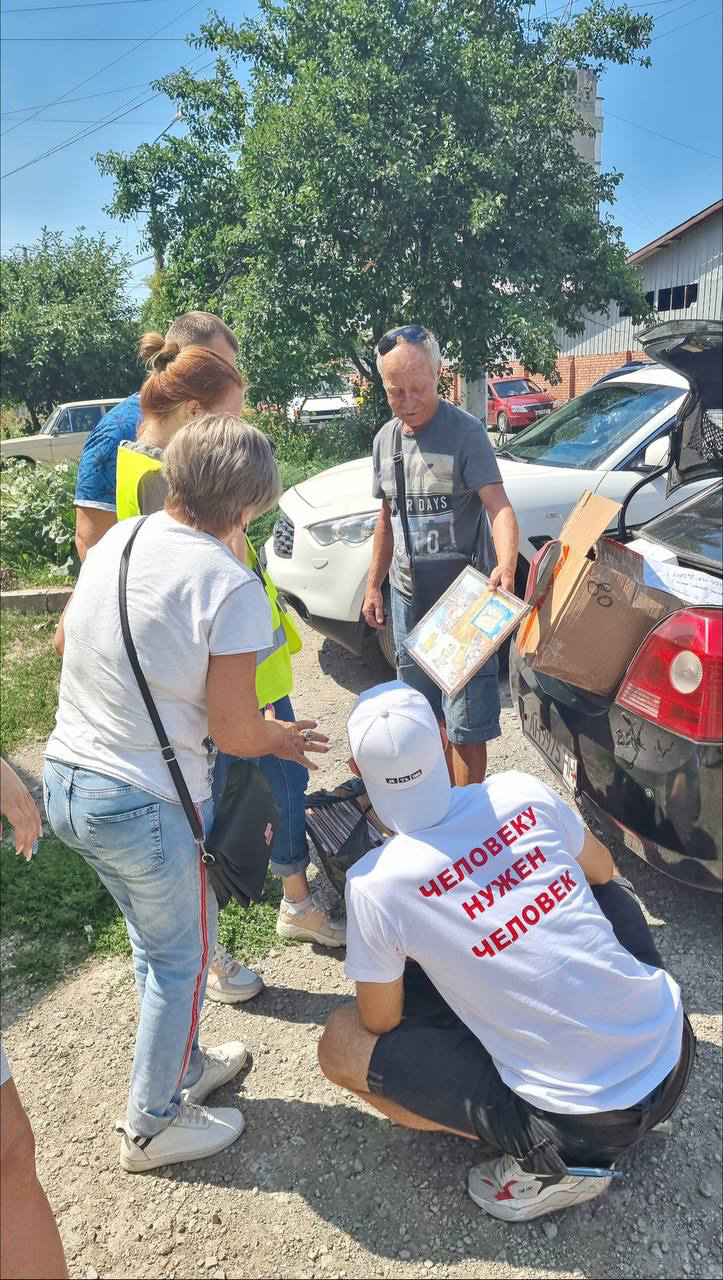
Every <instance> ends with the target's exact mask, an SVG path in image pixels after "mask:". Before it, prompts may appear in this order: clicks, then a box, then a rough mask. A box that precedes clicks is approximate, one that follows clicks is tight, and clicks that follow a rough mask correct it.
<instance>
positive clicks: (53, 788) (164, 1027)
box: [43, 760, 218, 1138]
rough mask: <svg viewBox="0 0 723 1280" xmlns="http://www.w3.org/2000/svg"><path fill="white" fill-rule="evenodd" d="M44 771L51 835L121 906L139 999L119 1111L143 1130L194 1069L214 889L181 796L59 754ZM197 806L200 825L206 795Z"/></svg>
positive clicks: (147, 1134) (170, 1109) (207, 809)
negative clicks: (161, 794) (64, 760)
mask: <svg viewBox="0 0 723 1280" xmlns="http://www.w3.org/2000/svg"><path fill="white" fill-rule="evenodd" d="M43 781H44V793H45V808H46V812H47V815H48V819H49V821H50V825H51V826H52V828H53V831H54V832H55V834H56V836H57V837H58V839H59V840H62V841H63V844H66V845H68V846H69V847H70V848H71V849H76V850H77V851H78V853H80V854H82V856H83V857H84V858H85V861H86V862H87V863H88V865H89V866H90V867H92V868H93V870H94V871H96V872H97V874H98V875H99V877H100V879H101V880H102V881H103V884H104V885H105V887H106V889H107V890H108V892H109V893H111V894H112V895H113V897H114V898H115V900H116V902H117V903H118V906H119V907H120V909H121V911H122V912H123V915H124V916H125V920H126V926H127V929H128V937H129V938H130V942H131V950H132V952H133V968H134V970H135V976H136V985H137V988H138V996H139V999H140V1005H141V1015H140V1020H139V1023H138V1032H137V1034H136V1047H135V1055H134V1058H133V1071H132V1074H131V1085H130V1095H129V1099H128V1121H129V1123H130V1125H131V1127H132V1129H133V1130H134V1132H135V1133H137V1134H140V1135H141V1136H142V1137H144V1138H152V1137H154V1136H155V1135H156V1134H157V1133H160V1132H161V1131H162V1130H163V1129H165V1128H167V1126H168V1125H169V1124H170V1123H171V1121H172V1120H173V1118H174V1116H175V1115H176V1114H177V1111H178V1107H179V1102H180V1093H181V1089H182V1088H187V1087H188V1086H189V1085H192V1084H195V1083H196V1081H197V1080H198V1079H199V1077H200V1075H201V1072H202V1065H203V1064H202V1060H201V1054H200V1051H199V1048H198V1020H199V1015H200V1012H201V1005H202V1004H203V998H204V995H205V992H206V974H207V972H208V962H209V957H210V956H212V955H213V949H214V946H215V941H216V923H217V918H218V906H217V903H216V897H215V895H214V892H213V889H212V887H211V884H210V882H209V881H208V880H207V877H206V869H205V867H204V866H203V864H202V862H201V860H200V857H199V854H198V849H197V846H196V844H195V841H194V839H193V836H192V835H191V830H190V827H189V825H188V820H187V818H186V815H185V814H184V812H183V809H182V808H181V806H180V804H171V802H170V801H169V800H159V799H158V797H157V796H153V795H150V794H149V792H147V791H142V790H141V789H140V788H139V787H135V786H132V785H131V784H130V783H125V782H119V781H118V779H117V778H109V777H106V776H105V775H104V774H102V773H95V772H91V771H90V770H87V769H81V768H75V767H74V766H73V765H68V764H61V763H60V761H58V760H46V762H45V773H44V779H43ZM200 808H201V817H202V819H203V822H204V825H205V826H207V827H208V825H209V824H210V822H211V818H212V814H213V809H212V802H211V801H210V800H207V801H206V802H205V803H204V804H203V805H201V807H200Z"/></svg>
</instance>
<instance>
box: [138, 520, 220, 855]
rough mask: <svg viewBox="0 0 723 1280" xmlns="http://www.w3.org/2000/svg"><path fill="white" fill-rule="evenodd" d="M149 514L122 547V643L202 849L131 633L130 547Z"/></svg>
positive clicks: (199, 829)
mask: <svg viewBox="0 0 723 1280" xmlns="http://www.w3.org/2000/svg"><path fill="white" fill-rule="evenodd" d="M147 518H148V517H147V516H141V518H140V520H139V521H138V524H137V525H136V527H135V529H134V530H133V532H132V534H131V536H130V538H129V539H128V541H127V543H126V545H125V547H124V548H123V554H122V556H121V561H120V573H119V575H118V608H119V611H120V624H121V631H122V633H123V643H124V645H125V647H126V653H127V654H128V661H129V662H130V664H131V668H132V670H133V674H134V676H135V678H136V681H137V683H138V688H139V689H140V692H141V697H142V699H143V701H144V702H145V704H146V711H147V712H148V715H149V716H150V718H151V724H152V725H153V728H154V729H155V731H156V737H157V738H158V741H159V743H160V747H161V755H162V756H163V759H164V760H165V762H166V764H167V765H168V770H169V773H170V775H171V777H172V779H173V785H174V787H175V788H176V791H177V792H178V799H179V800H180V802H181V804H182V806H183V812H184V813H185V815H186V817H187V818H188V824H189V826H190V828H191V831H192V832H193V838H194V840H195V841H196V844H198V845H200V847H201V850H202V851H203V827H202V825H201V820H200V818H199V816H198V813H197V812H196V806H195V805H194V803H193V800H192V799H191V793H190V791H189V790H188V787H187V786H186V780H185V778H184V776H183V774H182V773H181V767H180V765H179V763H178V761H177V759H176V753H175V751H174V750H173V747H172V746H171V744H170V742H169V740H168V735H167V733H166V731H165V729H164V727H163V721H162V720H161V717H160V716H159V714H158V708H157V706H156V704H155V702H154V701H153V697H152V695H151V691H150V689H149V688H148V685H147V683H146V677H145V676H144V674H143V671H142V670H141V664H140V662H139V661H138V654H137V652H136V646H135V644H134V643H133V636H132V635H131V629H130V624H129V622H128V600H127V585H128V565H129V563H130V558H131V551H132V550H133V543H134V542H135V540H136V538H137V536H138V533H139V531H140V528H141V525H143V524H145V522H146V520H147Z"/></svg>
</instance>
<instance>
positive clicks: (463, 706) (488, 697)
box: [391, 588, 500, 747]
mask: <svg viewBox="0 0 723 1280" xmlns="http://www.w3.org/2000/svg"><path fill="white" fill-rule="evenodd" d="M391 597H392V598H391V613H392V626H393V628H394V647H395V649H396V656H397V676H398V677H399V679H400V680H403V681H404V683H405V684H408V685H411V687H412V688H413V689H416V690H417V691H418V692H419V693H422V694H424V697H425V698H426V699H427V702H429V704H430V706H431V708H432V710H433V712H434V714H435V716H436V717H437V719H438V720H439V721H444V723H445V725H446V728H447V736H448V738H449V740H450V742H453V743H454V744H455V746H460V747H463V746H466V745H467V744H468V743H473V742H489V741H490V740H491V739H492V738H499V736H500V687H499V663H498V660H497V654H496V653H495V654H493V655H492V657H491V658H490V660H489V662H486V663H485V664H484V666H483V667H480V669H479V671H478V672H477V673H476V674H475V675H473V676H472V679H471V680H468V681H467V684H466V685H465V686H464V688H463V689H460V691H459V693H458V694H457V695H456V697H454V698H449V697H447V694H446V693H442V690H441V689H440V688H439V686H438V685H436V684H435V683H434V681H433V680H431V679H430V677H429V676H428V675H427V673H426V671H423V670H422V668H421V667H420V666H418V665H417V663H416V662H415V661H414V659H413V658H411V657H410V656H409V654H408V653H407V650H406V649H405V648H404V644H403V641H404V640H405V638H406V637H407V636H408V635H409V632H410V631H411V630H412V629H413V627H414V620H413V618H412V610H411V605H409V604H408V603H407V601H406V600H405V599H404V597H403V596H400V594H399V592H398V591H395V590H394V588H392V593H391Z"/></svg>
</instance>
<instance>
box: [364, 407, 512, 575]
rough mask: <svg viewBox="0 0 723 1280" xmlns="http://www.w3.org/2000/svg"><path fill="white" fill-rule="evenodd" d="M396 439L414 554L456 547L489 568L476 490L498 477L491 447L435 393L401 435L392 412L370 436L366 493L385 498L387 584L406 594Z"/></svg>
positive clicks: (474, 423) (489, 548) (477, 427)
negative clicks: (370, 488)
mask: <svg viewBox="0 0 723 1280" xmlns="http://www.w3.org/2000/svg"><path fill="white" fill-rule="evenodd" d="M400 444H401V452H402V457H403V459H404V484H405V488H406V495H407V519H408V523H409V536H410V540H411V544H412V554H413V556H414V558H415V560H416V559H418V558H421V557H422V556H433V555H436V554H437V553H438V552H445V551H457V552H460V553H461V554H463V555H465V554H466V555H468V556H469V558H470V560H471V559H472V558H473V556H475V555H476V556H477V563H478V564H479V567H480V569H481V570H482V572H483V573H486V574H489V573H491V571H492V570H493V569H494V567H495V564H496V560H495V549H494V544H493V542H492V538H491V536H490V531H489V521H488V519H487V513H486V511H485V508H484V506H483V504H482V502H481V501H480V496H479V491H480V489H482V488H483V487H484V486H485V485H488V484H502V477H501V476H500V470H499V467H498V466H497V459H496V458H495V453H494V449H493V448H492V445H491V444H490V442H489V438H488V436H487V432H486V431H485V430H484V429H483V427H482V425H481V424H480V421H479V418H473V417H472V415H471V414H470V413H465V412H464V410H463V409H458V408H457V406H456V405H453V404H450V403H449V402H448V401H447V400H440V399H439V398H438V400H437V409H436V412H435V414H434V416H433V417H432V418H431V419H430V421H429V422H428V423H427V424H426V426H425V427H424V428H423V430H421V431H418V432H417V433H416V434H414V435H408V434H407V433H406V432H405V431H404V430H403V428H402V424H401V422H400V419H399V418H392V419H391V420H390V421H389V422H387V423H385V424H384V426H383V427H382V429H381V431H380V432H379V433H378V435H377V436H376V439H375V440H374V454H373V457H374V497H375V498H383V499H384V500H385V501H386V502H387V503H388V504H389V507H390V511H391V520H392V532H393V534H394V553H393V556H392V563H391V566H390V570H389V581H390V583H391V585H392V586H393V587H394V589H395V590H396V591H398V592H399V593H400V594H401V595H403V596H404V598H405V600H411V598H412V578H411V570H410V564H409V557H408V555H407V550H406V546H405V543H404V534H403V531H402V523H401V520H400V518H399V509H398V505H397V491H396V479H395V474H394V461H393V458H394V454H395V453H396V452H397V449H398V448H399V445H400Z"/></svg>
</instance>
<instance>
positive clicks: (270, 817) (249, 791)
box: [118, 516, 279, 907]
mask: <svg viewBox="0 0 723 1280" xmlns="http://www.w3.org/2000/svg"><path fill="white" fill-rule="evenodd" d="M146 519H147V517H146V516H142V517H141V519H140V520H139V521H138V524H137V525H136V527H135V529H134V530H133V533H132V534H131V536H130V538H129V539H128V542H127V543H126V545H125V548H124V550H123V554H122V556H121V562H120V573H119V577H118V607H119V610H120V623H121V631H122V633H123V643H124V644H125V648H126V653H127V654H128V661H129V662H130V664H131V668H132V670H133V674H134V676H135V678H136V681H137V683H138V688H139V689H140V692H141V697H142V698H143V701H144V703H145V705H146V710H147V712H148V715H149V716H150V719H151V724H152V725H153V728H154V729H155V732H156V737H157V738H158V742H159V744H160V748H161V755H162V756H163V759H164V760H165V762H166V764H167V765H168V770H169V773H170V775H171V777H172V779H173V785H174V787H175V788H176V791H177V793H178V799H179V800H180V802H181V805H182V807H183V812H184V813H185V815H186V817H187V819H188V825H189V826H190V828H191V832H192V834H193V838H194V840H195V841H196V844H197V845H198V849H199V853H200V855H201V860H202V861H203V862H204V863H205V866H206V869H207V871H208V874H209V877H210V879H211V884H212V885H213V889H214V893H215V894H216V898H217V900H218V905H219V907H225V906H226V905H227V903H228V902H229V901H230V900H231V898H236V899H237V900H238V901H239V902H240V903H241V906H242V907H247V906H248V905H249V902H250V901H252V900H253V901H254V902H260V901H261V894H262V891H263V887H264V880H265V878H266V870H267V867H268V865H269V855H270V852H271V844H272V841H273V838H274V834H275V832H276V830H277V827H278V823H279V810H278V808H277V805H276V801H275V800H274V795H273V791H272V790H271V786H270V784H269V782H268V781H267V779H266V778H265V777H264V775H263V773H262V772H261V770H260V769H259V767H258V765H255V764H251V763H250V762H249V761H248V760H235V761H234V763H233V764H232V765H231V768H230V769H229V772H228V777H227V779H226V783H225V786H224V789H223V793H222V795H221V799H220V800H219V803H218V806H217V808H216V812H215V815H214V824H213V828H212V830H211V833H210V835H209V836H208V838H206V837H205V835H204V830H203V825H202V823H201V819H200V817H199V814H198V810H197V809H196V806H195V805H194V803H193V800H192V799H191V794H190V792H189V790H188V787H187V786H186V780H185V778H184V776H183V773H182V772H181V767H180V765H179V763H178V760H177V759H176V753H175V751H174V749H173V747H172V746H171V743H170V742H169V740H168V735H167V733H166V731H165V729H164V727H163V721H162V720H161V717H160V716H159V714H158V708H157V707H156V704H155V702H154V701H153V697H152V695H151V691H150V689H149V688H148V684H147V683H146V678H145V676H144V674H143V671H142V670H141V664H140V662H139V661H138V654H137V652H136V647H135V644H134V643H133V637H132V635H131V630H130V625H129V622H128V604H127V584H128V565H129V563H130V558H131V551H132V550H133V543H134V542H135V540H136V537H137V535H138V532H139V530H140V528H141V525H142V524H144V523H145V521H146Z"/></svg>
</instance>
